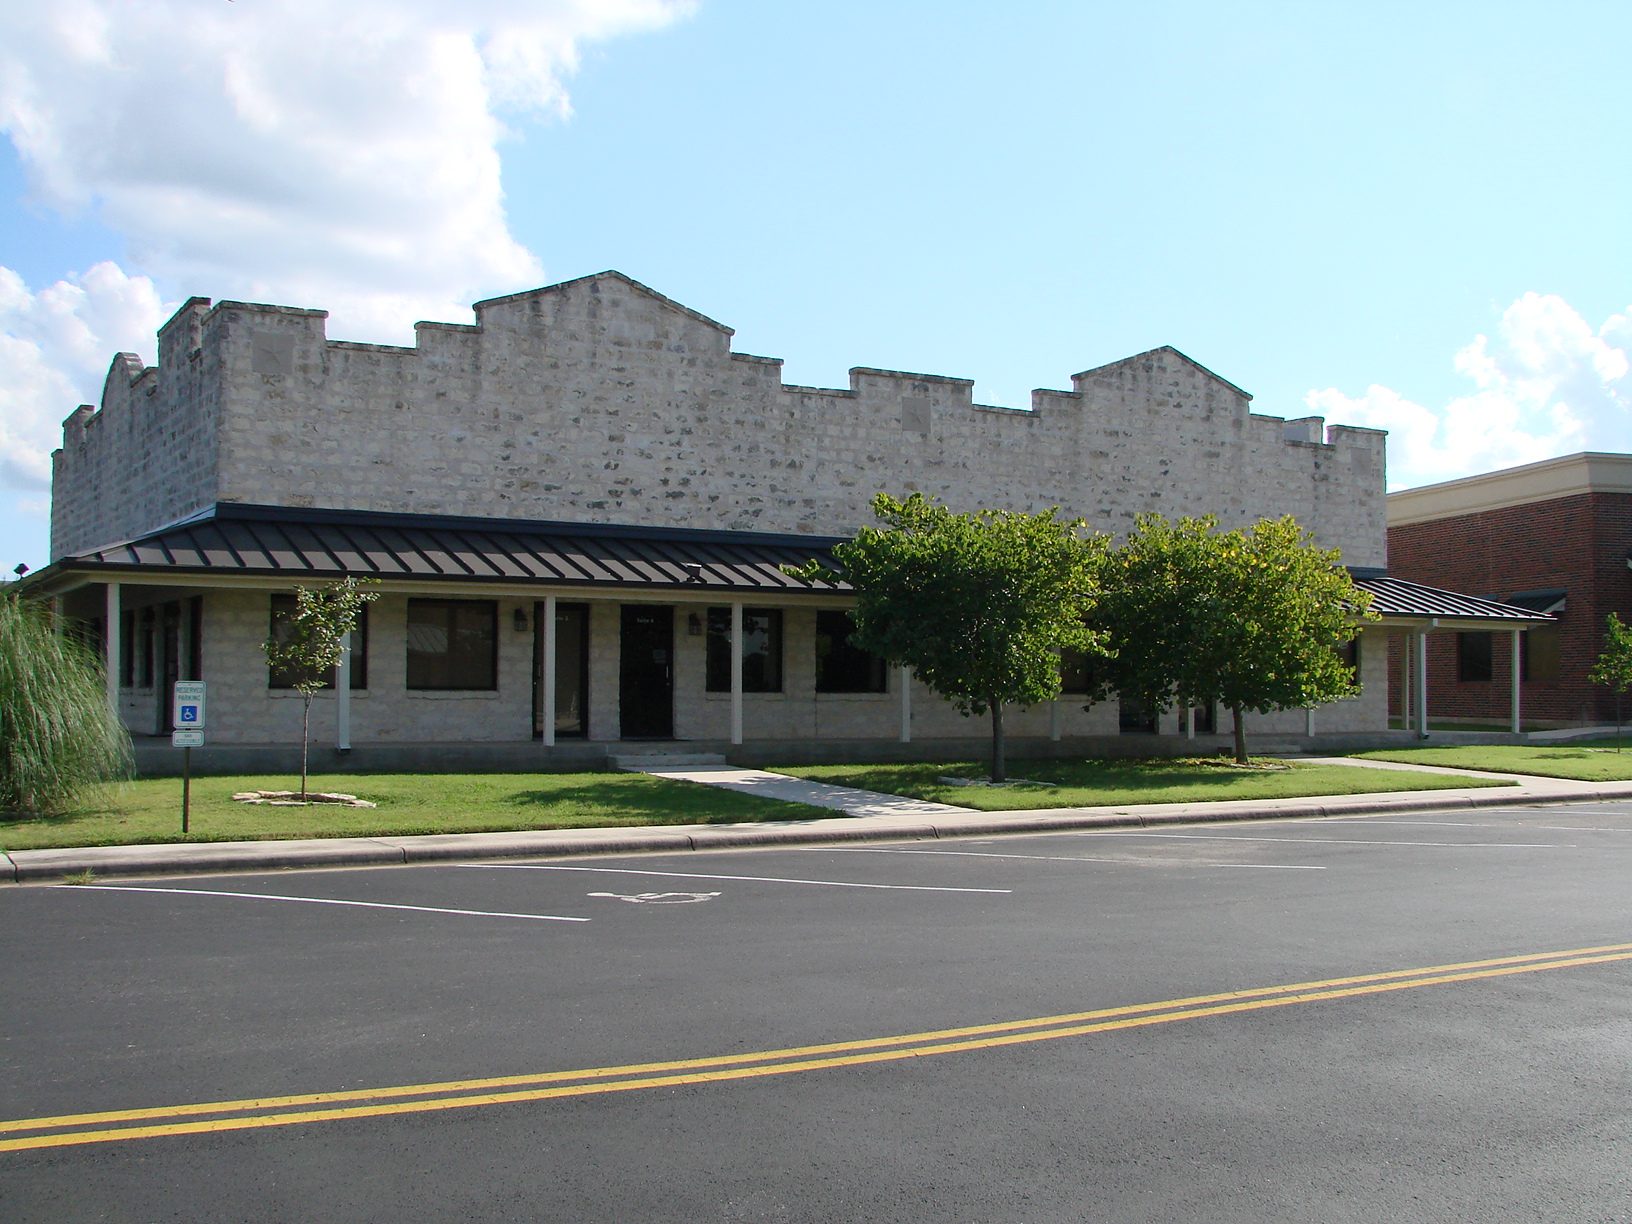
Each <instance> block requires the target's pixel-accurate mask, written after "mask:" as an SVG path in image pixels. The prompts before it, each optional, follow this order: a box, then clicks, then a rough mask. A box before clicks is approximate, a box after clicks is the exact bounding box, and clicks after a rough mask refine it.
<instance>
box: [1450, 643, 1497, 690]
mask: <svg viewBox="0 0 1632 1224" xmlns="http://www.w3.org/2000/svg"><path fill="white" fill-rule="evenodd" d="M1490 659H1491V634H1490V633H1489V632H1488V631H1487V632H1484V633H1459V634H1457V635H1456V678H1457V679H1458V680H1468V681H1478V680H1489V679H1490V676H1491V664H1490Z"/></svg>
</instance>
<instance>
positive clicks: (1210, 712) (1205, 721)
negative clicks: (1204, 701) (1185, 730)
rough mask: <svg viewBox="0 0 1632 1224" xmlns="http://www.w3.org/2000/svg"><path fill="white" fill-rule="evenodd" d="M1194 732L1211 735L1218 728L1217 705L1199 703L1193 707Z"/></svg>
mask: <svg viewBox="0 0 1632 1224" xmlns="http://www.w3.org/2000/svg"><path fill="white" fill-rule="evenodd" d="M1195 719H1196V734H1197V735H1212V734H1214V733H1215V732H1216V731H1217V730H1218V707H1217V706H1214V705H1201V706H1196V707H1195Z"/></svg>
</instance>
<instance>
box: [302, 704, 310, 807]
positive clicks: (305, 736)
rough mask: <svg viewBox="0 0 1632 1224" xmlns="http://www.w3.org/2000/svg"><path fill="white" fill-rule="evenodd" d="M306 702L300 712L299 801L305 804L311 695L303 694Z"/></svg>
mask: <svg viewBox="0 0 1632 1224" xmlns="http://www.w3.org/2000/svg"><path fill="white" fill-rule="evenodd" d="M303 696H305V698H306V701H305V703H304V704H303V706H302V707H301V711H300V801H301V802H302V803H305V802H306V744H307V742H308V741H310V739H311V738H312V731H311V728H312V695H311V694H310V693H306V694H303Z"/></svg>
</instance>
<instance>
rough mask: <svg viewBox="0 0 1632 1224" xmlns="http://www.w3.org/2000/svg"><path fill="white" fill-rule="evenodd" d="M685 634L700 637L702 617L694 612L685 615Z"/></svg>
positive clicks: (701, 633) (701, 634)
mask: <svg viewBox="0 0 1632 1224" xmlns="http://www.w3.org/2000/svg"><path fill="white" fill-rule="evenodd" d="M686 636H687V637H702V636H703V618H702V617H700V616H698V615H697V613H695V612H693V613H691V614H690V615H689V616H687V617H686Z"/></svg>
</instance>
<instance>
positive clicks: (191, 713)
mask: <svg viewBox="0 0 1632 1224" xmlns="http://www.w3.org/2000/svg"><path fill="white" fill-rule="evenodd" d="M181 721H182V722H184V723H189V722H197V721H198V707H197V706H196V705H191V706H190V705H184V706H182V707H181Z"/></svg>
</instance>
